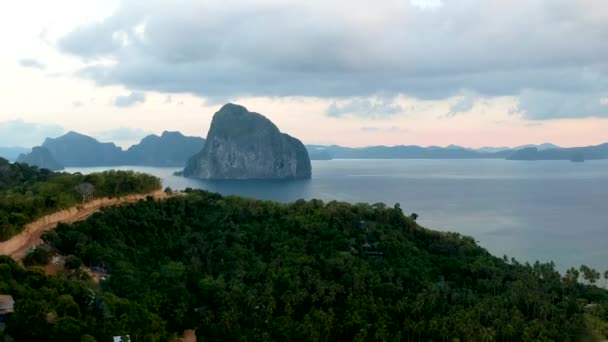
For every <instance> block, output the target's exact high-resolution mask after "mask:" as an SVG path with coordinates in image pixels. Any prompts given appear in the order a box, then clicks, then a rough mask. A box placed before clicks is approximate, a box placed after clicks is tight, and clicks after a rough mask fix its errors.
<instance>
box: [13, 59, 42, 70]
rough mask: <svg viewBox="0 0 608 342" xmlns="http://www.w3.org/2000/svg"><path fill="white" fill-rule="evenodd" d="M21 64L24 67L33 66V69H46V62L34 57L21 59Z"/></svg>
mask: <svg viewBox="0 0 608 342" xmlns="http://www.w3.org/2000/svg"><path fill="white" fill-rule="evenodd" d="M19 65H21V66H22V67H24V68H33V69H40V70H44V69H46V65H45V64H44V63H41V62H40V61H38V60H36V59H33V58H23V59H20V60H19Z"/></svg>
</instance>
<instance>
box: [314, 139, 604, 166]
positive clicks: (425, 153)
mask: <svg viewBox="0 0 608 342" xmlns="http://www.w3.org/2000/svg"><path fill="white" fill-rule="evenodd" d="M306 148H307V149H308V151H309V153H310V155H311V158H310V159H507V160H572V161H578V162H580V161H584V160H596V159H608V143H606V144H602V145H596V146H586V147H572V148H562V147H559V146H557V145H554V144H549V143H545V144H541V145H523V146H518V147H513V148H508V147H482V148H479V149H472V148H466V147H461V146H456V145H449V146H447V147H439V146H429V147H420V146H416V145H410V146H403V145H401V146H369V147H358V148H353V147H342V146H337V145H329V146H327V145H307V146H306ZM313 156H315V157H317V156H322V158H313Z"/></svg>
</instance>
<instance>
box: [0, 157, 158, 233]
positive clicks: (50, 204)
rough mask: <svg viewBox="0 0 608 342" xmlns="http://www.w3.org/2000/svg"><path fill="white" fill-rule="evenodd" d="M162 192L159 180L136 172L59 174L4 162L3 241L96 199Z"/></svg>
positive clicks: (0, 171) (0, 178)
mask: <svg viewBox="0 0 608 342" xmlns="http://www.w3.org/2000/svg"><path fill="white" fill-rule="evenodd" d="M160 188H161V184H160V180H159V179H158V178H156V177H154V176H150V175H147V174H141V173H135V172H132V171H106V172H101V173H93V174H89V175H82V174H79V173H75V174H69V173H58V172H51V171H49V170H47V169H38V168H37V167H34V166H29V165H27V164H22V163H12V164H11V163H9V162H8V161H7V160H5V159H2V158H0V241H4V240H7V239H8V238H10V237H11V236H13V235H15V234H17V233H19V232H20V231H21V230H22V229H23V227H24V226H25V224H27V223H29V222H32V221H34V220H36V219H37V218H40V217H42V216H44V215H47V214H50V213H53V212H56V211H58V210H61V209H66V208H69V207H72V206H75V205H78V204H81V203H83V202H85V201H87V200H90V199H93V198H101V197H117V196H122V195H127V194H135V193H138V194H143V193H148V192H151V191H154V190H157V189H160Z"/></svg>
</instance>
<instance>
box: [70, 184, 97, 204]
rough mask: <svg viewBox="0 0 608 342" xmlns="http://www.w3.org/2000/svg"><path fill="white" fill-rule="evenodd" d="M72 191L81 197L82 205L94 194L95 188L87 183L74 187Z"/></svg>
mask: <svg viewBox="0 0 608 342" xmlns="http://www.w3.org/2000/svg"><path fill="white" fill-rule="evenodd" d="M74 189H75V190H76V192H77V193H78V194H79V195H80V196H82V203H84V202H85V201H87V200H90V199H91V196H92V195H93V192H95V186H94V185H93V184H91V183H88V182H84V183H80V184H78V185H76V186H75V187H74Z"/></svg>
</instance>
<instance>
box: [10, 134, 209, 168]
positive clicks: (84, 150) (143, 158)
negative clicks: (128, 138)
mask: <svg viewBox="0 0 608 342" xmlns="http://www.w3.org/2000/svg"><path fill="white" fill-rule="evenodd" d="M204 144H205V139H203V138H199V137H187V136H184V135H183V134H181V133H180V132H167V131H165V132H163V133H162V135H161V136H157V135H148V136H146V137H145V138H143V139H142V140H141V142H140V143H139V144H136V145H133V146H131V147H130V148H129V149H127V150H126V151H124V150H123V149H122V148H120V147H118V146H116V145H115V144H114V143H102V142H99V141H97V140H96V139H94V138H92V137H90V136H87V135H84V134H80V133H77V132H68V133H67V134H65V135H62V136H60V137H58V138H47V139H46V140H45V141H44V143H43V144H42V146H36V147H34V148H33V149H32V151H31V152H30V153H27V154H25V153H24V154H21V155H20V156H19V157H18V158H17V161H19V162H23V163H27V164H30V165H34V166H38V167H41V168H48V169H50V170H61V169H63V168H64V167H92V166H119V165H131V166H184V165H185V164H186V161H187V160H188V158H190V157H191V156H192V155H193V154H194V153H196V152H198V151H199V150H200V149H201V148H202V147H203V145H204Z"/></svg>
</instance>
